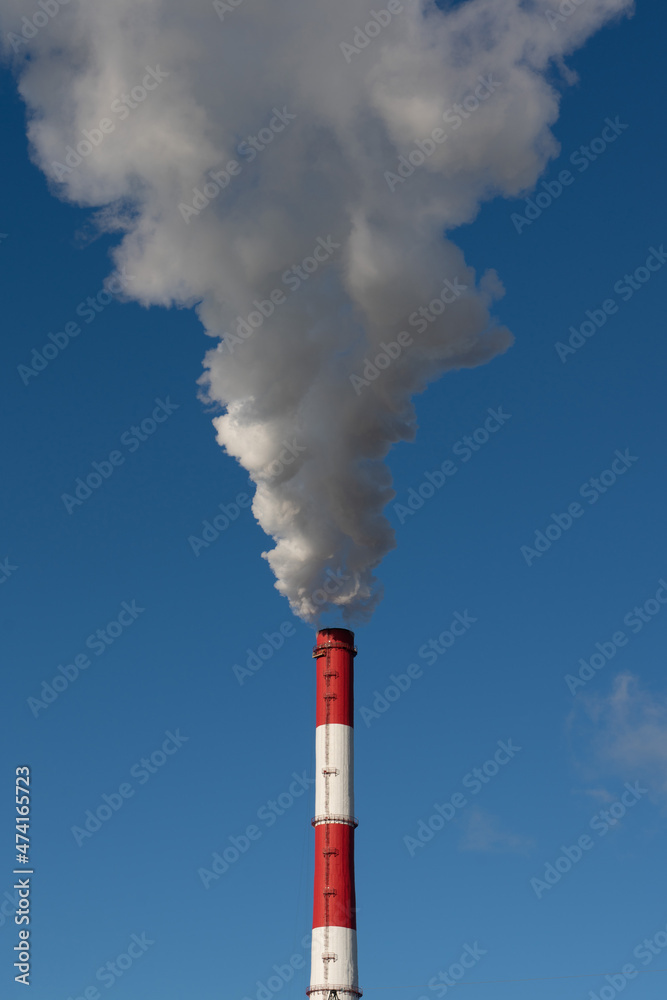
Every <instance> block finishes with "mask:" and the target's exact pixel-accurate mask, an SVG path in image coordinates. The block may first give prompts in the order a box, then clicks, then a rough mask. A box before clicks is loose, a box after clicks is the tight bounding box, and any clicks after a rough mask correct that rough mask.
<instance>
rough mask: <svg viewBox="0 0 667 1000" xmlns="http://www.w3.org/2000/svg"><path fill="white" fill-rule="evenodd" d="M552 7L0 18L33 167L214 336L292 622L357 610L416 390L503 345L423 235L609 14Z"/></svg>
mask: <svg viewBox="0 0 667 1000" xmlns="http://www.w3.org/2000/svg"><path fill="white" fill-rule="evenodd" d="M550 2H551V0H530V2H528V0H500V2H498V0H468V2H465V3H459V4H457V5H455V6H454V5H452V4H444V5H443V7H445V8H446V9H439V8H438V7H436V6H435V5H434V4H432V3H421V2H415V0H400V2H399V0H391V2H385V0H377V2H371V0H336V2H335V3H332V2H329V0H281V2H280V3H269V2H267V0H234V2H231V0H230V2H229V3H226V2H223V0H216V2H215V3H214V4H212V3H211V2H210V0H191V2H189V3H183V0H142V2H141V3H137V2H136V0H113V3H109V2H108V0H69V2H68V3H67V4H65V5H64V6H59V4H58V2H57V0H47V2H46V3H45V5H44V7H40V8H37V7H36V6H35V10H36V11H37V10H39V11H40V12H41V11H45V12H44V13H43V14H42V15H41V16H39V17H38V16H37V14H36V15H35V17H34V18H31V17H29V16H28V17H27V16H26V10H27V8H26V5H25V0H5V2H4V5H3V13H2V25H1V27H2V31H3V38H4V47H5V51H6V53H7V55H8V56H9V57H10V58H11V59H12V60H13V61H14V63H15V64H16V70H17V73H18V75H19V80H20V91H21V94H22V97H23V99H24V100H25V102H26V104H27V107H28V112H29V126H28V132H29V139H30V143H31V150H32V155H33V158H34V160H35V162H36V163H37V164H38V165H39V166H40V167H41V168H42V169H43V170H44V172H45V173H46V175H47V176H48V177H49V179H50V181H51V182H52V184H53V188H54V191H55V192H56V193H57V194H58V195H59V196H60V197H62V198H65V199H67V200H69V201H71V202H73V203H76V204H78V205H82V206H91V207H97V208H98V209H100V212H99V213H98V223H99V225H100V227H102V228H103V229H105V230H106V231H111V232H113V231H116V232H118V233H119V234H122V239H121V240H120V242H119V245H118V246H117V248H116V250H115V253H114V262H115V265H116V266H117V267H118V268H119V269H120V268H125V270H126V273H127V274H128V275H132V276H133V280H132V282H131V288H130V292H129V294H131V295H132V296H133V297H134V298H135V299H136V300H138V301H139V302H140V303H142V304H144V305H147V306H148V305H153V304H157V305H162V306H169V305H173V304H176V305H190V306H195V308H196V310H197V313H198V316H199V318H200V319H201V322H202V323H203V325H204V327H205V329H206V332H207V333H208V334H209V335H210V336H211V337H212V338H214V339H215V340H217V341H218V343H217V346H213V347H212V348H211V350H210V351H209V352H208V353H207V355H206V357H205V359H204V365H205V374H204V376H203V378H202V389H201V391H202V392H203V393H204V394H205V395H206V396H207V398H209V399H210V400H212V401H215V402H216V403H217V404H219V407H220V415H219V416H217V417H216V418H215V420H214V424H215V430H216V433H217V439H218V442H219V443H220V445H221V446H222V447H224V448H225V449H226V451H227V452H228V453H229V454H230V455H232V456H234V457H235V458H236V459H237V460H238V461H239V462H240V464H241V465H242V466H243V468H244V469H246V470H247V471H248V473H249V475H250V476H251V478H252V479H253V481H254V482H255V483H256V487H257V489H256V494H255V498H254V503H253V511H254V514H255V516H256V518H257V520H258V521H259V523H260V524H261V526H262V528H263V529H264V531H265V532H266V533H267V534H268V535H270V536H271V538H272V539H273V540H274V542H275V545H274V547H273V548H272V549H271V550H270V551H269V552H267V553H265V556H266V558H267V559H268V561H269V563H270V565H271V568H272V569H273V571H274V573H275V575H276V577H277V583H276V587H277V588H278V590H279V591H280V592H281V593H282V594H284V595H285V596H286V597H287V598H288V599H289V601H290V604H291V606H292V608H293V610H294V611H295V612H296V613H297V614H298V615H300V616H301V617H302V618H304V619H306V620H308V621H312V622H316V621H317V620H318V617H319V615H320V614H321V613H323V612H327V613H329V612H331V611H332V610H333V609H335V608H336V607H338V609H339V610H340V611H341V612H342V616H343V618H344V619H345V620H348V621H355V620H357V621H358V620H363V619H364V618H365V617H368V616H369V615H370V614H371V613H372V610H373V608H374V607H375V605H376V603H377V601H378V599H379V596H380V589H379V586H378V583H377V580H376V579H375V577H374V570H375V568H376V567H377V566H378V564H379V562H380V561H381V559H382V558H383V556H384V555H385V554H386V553H387V552H388V551H389V550H390V549H391V548H392V547H393V546H394V536H393V532H392V529H391V527H390V525H389V522H388V521H387V519H386V518H385V517H384V516H383V513H382V511H383V508H384V506H385V505H386V503H387V502H388V501H389V500H390V499H391V498H392V496H393V492H392V487H391V476H390V473H389V470H388V468H387V465H386V458H387V453H388V451H389V449H390V448H391V446H392V444H394V443H395V442H397V441H402V440H410V439H412V438H413V437H414V435H415V412H414V408H413V404H412V398H413V396H414V394H415V393H419V392H421V391H422V390H423V389H424V388H425V387H426V385H427V384H428V383H429V382H431V381H433V380H434V379H437V378H438V377H439V376H440V375H442V374H443V373H444V372H446V371H448V370H450V369H457V368H463V367H474V366H475V365H479V364H483V363H484V362H486V361H489V360H490V359H492V358H493V357H494V356H495V355H497V354H498V353H500V352H502V351H504V350H506V349H507V347H508V346H509V345H510V343H511V340H512V337H511V334H510V333H509V332H508V331H507V330H506V329H504V328H503V327H502V326H499V325H497V323H496V321H495V320H494V318H493V317H492V315H491V313H490V309H491V308H492V303H493V300H494V299H495V298H497V297H498V296H499V295H500V294H501V293H502V286H501V284H500V281H499V279H498V278H497V276H496V275H495V273H494V272H489V273H487V274H486V275H483V276H482V277H481V278H480V279H479V280H477V278H476V275H475V273H474V272H473V270H472V269H471V268H470V267H468V266H467V265H466V263H465V261H464V258H463V254H462V253H461V251H460V250H459V249H458V248H457V247H456V246H455V245H454V244H453V243H452V242H450V241H449V240H448V239H446V238H445V237H444V236H443V233H444V232H445V231H451V230H452V229H454V228H455V227H456V226H459V225H461V224H462V223H465V222H469V221H470V220H471V219H473V218H474V216H475V214H476V213H477V211H478V209H479V206H480V204H481V202H482V201H483V200H484V199H487V198H490V197H493V196H497V195H504V196H516V195H518V194H519V193H521V192H523V191H525V190H526V189H528V188H530V187H531V186H532V185H534V183H535V182H536V180H537V178H538V177H539V175H540V172H541V171H542V170H543V168H544V166H545V164H546V163H547V161H548V160H549V158H550V157H552V156H554V155H555V153H556V152H557V149H558V146H557V143H556V141H555V139H554V137H553V136H552V134H551V132H550V126H551V125H552V124H553V123H554V122H555V120H556V118H557V114H558V104H559V95H558V92H557V91H556V90H555V89H554V87H553V86H552V85H551V84H550V83H549V82H548V78H549V79H551V78H553V76H554V72H553V71H554V67H556V68H559V69H560V71H561V75H562V77H563V78H567V79H568V80H569V79H570V76H571V74H569V71H567V70H566V68H565V66H564V63H563V57H564V56H565V55H567V54H568V53H569V52H571V51H572V50H574V49H575V48H576V47H577V46H580V45H582V44H583V43H584V42H585V41H586V39H587V38H588V37H589V36H590V35H591V34H592V33H593V32H594V31H596V30H597V29H598V28H599V27H600V26H601V25H602V24H604V23H605V22H606V21H608V20H610V19H612V18H614V17H618V16H620V15H622V14H624V13H630V12H631V7H632V4H631V2H630V0H586V2H585V3H581V4H580V5H578V6H575V5H571V6H572V11H571V12H570V13H569V14H568V15H567V16H564V15H559V16H558V19H556V18H555V17H554V15H553V8H552V7H551V6H550ZM557 6H558V5H556V7H557ZM47 8H48V9H47ZM31 10H32V7H31ZM550 11H551V16H547V15H548V13H549V12H550ZM36 18H37V19H38V20H39V24H37V23H36ZM42 22H44V23H42ZM443 136H444V138H443ZM68 147H69V148H68ZM436 300H439V303H440V304H438V301H436ZM432 303H434V304H433V305H432V306H431V304H432ZM420 308H423V309H425V310H427V311H428V316H427V317H426V318H425V317H424V314H423V313H422V314H421V316H420V315H419V314H418V318H419V319H421V322H418V321H417V320H414V318H413V323H412V324H410V323H409V317H410V316H411V315H412V314H413V313H414V312H415V311H417V310H419V309H420ZM402 331H405V334H406V335H407V334H409V337H408V336H406V335H403V336H402V337H401V339H400V340H398V339H397V338H398V337H399V334H401V333H402ZM408 341H409V342H408ZM383 345H384V346H383ZM385 348H386V349H385ZM399 348H400V350H398V349H399ZM397 351H398V354H397ZM377 357H380V364H379V365H375V363H374V359H375V358H377ZM367 362H370V365H369V364H367ZM382 365H384V367H381V366H382ZM325 585H326V589H325ZM323 594H325V595H326V597H324V598H323V597H322V595H323Z"/></svg>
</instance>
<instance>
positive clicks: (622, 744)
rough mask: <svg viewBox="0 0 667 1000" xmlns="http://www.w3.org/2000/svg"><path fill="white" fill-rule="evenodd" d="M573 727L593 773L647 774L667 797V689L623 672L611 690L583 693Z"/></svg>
mask: <svg viewBox="0 0 667 1000" xmlns="http://www.w3.org/2000/svg"><path fill="white" fill-rule="evenodd" d="M568 726H569V730H570V736H571V739H572V743H573V746H575V747H576V750H575V752H576V756H577V763H578V764H579V766H580V767H581V768H582V769H583V770H584V771H585V772H586V773H587V775H588V776H590V777H592V776H593V775H597V776H601V775H614V776H620V777H623V778H641V779H642V780H643V781H644V782H646V784H648V785H649V787H650V788H651V791H652V793H653V794H654V795H658V796H660V797H665V796H667V693H664V692H661V693H653V692H651V691H649V690H647V689H646V688H645V687H643V686H642V684H641V681H640V679H639V678H638V677H636V676H635V675H634V674H631V673H622V674H619V675H618V676H617V677H616V678H615V679H614V683H613V687H612V690H611V692H610V693H609V694H608V695H606V696H601V695H591V696H589V697H586V698H583V697H582V698H581V700H580V702H579V704H578V705H577V706H575V708H573V710H572V713H571V715H570V717H569V720H568ZM584 747H585V749H584Z"/></svg>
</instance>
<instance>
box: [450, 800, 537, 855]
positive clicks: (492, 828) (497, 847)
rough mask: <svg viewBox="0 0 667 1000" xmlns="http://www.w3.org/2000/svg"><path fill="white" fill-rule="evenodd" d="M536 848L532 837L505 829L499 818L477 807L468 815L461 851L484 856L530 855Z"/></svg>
mask: <svg viewBox="0 0 667 1000" xmlns="http://www.w3.org/2000/svg"><path fill="white" fill-rule="evenodd" d="M534 846H535V844H534V841H533V840H532V839H531V838H530V837H524V836H523V834H520V833H511V832H510V831H509V830H506V829H504V828H503V825H502V823H501V821H500V819H499V818H498V817H497V816H493V815H492V814H491V813H488V812H486V810H484V809H480V808H479V807H477V806H476V807H475V808H473V809H471V810H470V812H469V814H468V822H467V828H466V831H465V833H464V835H463V837H462V839H461V841H460V843H459V850H461V851H477V852H479V853H483V854H528V852H529V851H530V850H531V849H532V848H533V847H534Z"/></svg>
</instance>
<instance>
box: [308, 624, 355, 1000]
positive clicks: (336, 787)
mask: <svg viewBox="0 0 667 1000" xmlns="http://www.w3.org/2000/svg"><path fill="white" fill-rule="evenodd" d="M356 652H357V651H356V649H355V646H354V634H353V633H352V632H349V631H348V630H347V629H346V628H325V629H321V631H319V632H318V633H317V645H316V646H315V648H314V650H313V656H314V657H315V661H316V665H317V714H316V727H317V728H316V730H315V733H316V737H315V817H314V819H313V821H312V823H313V826H314V827H315V894H314V905H313V941H312V950H311V964H310V988H309V989H308V990H306V993H307V994H308V995H309V996H310V997H311V1000H343V998H345V997H350V998H351V997H360V996H361V994H362V991H361V990H360V989H359V977H358V971H357V921H356V902H355V893H354V830H355V827H356V826H357V821H356V819H355V818H354V729H353V724H354V723H353V714H354V657H355V656H356Z"/></svg>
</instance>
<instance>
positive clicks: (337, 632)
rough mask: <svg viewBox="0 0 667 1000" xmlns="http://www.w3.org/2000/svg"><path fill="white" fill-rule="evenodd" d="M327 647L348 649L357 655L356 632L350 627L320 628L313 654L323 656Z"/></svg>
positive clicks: (353, 654)
mask: <svg viewBox="0 0 667 1000" xmlns="http://www.w3.org/2000/svg"><path fill="white" fill-rule="evenodd" d="M327 649H346V650H348V651H349V652H350V653H351V654H352V656H356V655H357V647H356V646H355V645H354V632H351V631H350V629H348V628H321V629H318V631H317V641H316V644H315V646H314V647H313V656H314V657H318V656H322V655H323V654H324V652H325V651H326V650H327Z"/></svg>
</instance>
